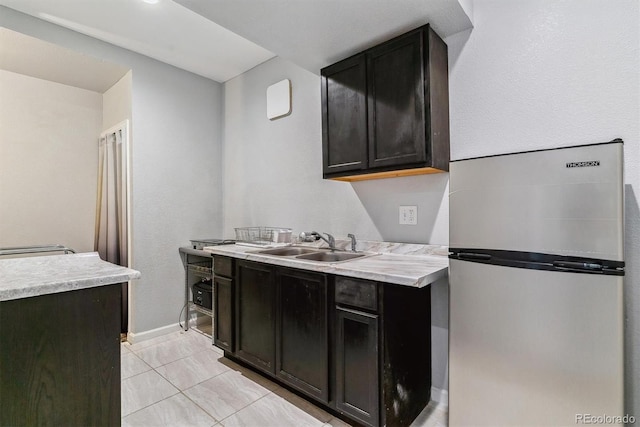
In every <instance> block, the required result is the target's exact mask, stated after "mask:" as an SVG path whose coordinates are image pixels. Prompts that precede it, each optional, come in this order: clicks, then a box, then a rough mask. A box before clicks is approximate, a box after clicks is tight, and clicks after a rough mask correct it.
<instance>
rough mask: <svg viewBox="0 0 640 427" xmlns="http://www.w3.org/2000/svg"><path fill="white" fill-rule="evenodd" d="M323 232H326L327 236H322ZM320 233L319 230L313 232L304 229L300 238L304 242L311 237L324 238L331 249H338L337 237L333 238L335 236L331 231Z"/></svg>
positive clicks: (315, 238)
mask: <svg viewBox="0 0 640 427" xmlns="http://www.w3.org/2000/svg"><path fill="white" fill-rule="evenodd" d="M322 234H325V235H326V236H327V238H324V237H323V236H322ZM322 234H320V233H318V232H317V231H312V232H306V231H303V232H302V233H300V239H301V240H302V241H303V242H304V241H308V239H309V238H313V239H314V240H320V239H322V240H324V241H325V242H327V244H328V245H329V249H331V250H332V251H335V250H336V239H334V238H333V236H332V235H331V234H329V233H322Z"/></svg>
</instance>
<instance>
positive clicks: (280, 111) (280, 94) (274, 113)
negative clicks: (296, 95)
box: [267, 79, 291, 120]
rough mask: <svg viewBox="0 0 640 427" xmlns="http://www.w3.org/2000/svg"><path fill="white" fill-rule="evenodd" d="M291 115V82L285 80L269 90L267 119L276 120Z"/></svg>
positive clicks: (273, 85)
mask: <svg viewBox="0 0 640 427" xmlns="http://www.w3.org/2000/svg"><path fill="white" fill-rule="evenodd" d="M289 114H291V81H290V80H289V79H284V80H281V81H279V82H278V83H274V84H272V85H271V86H269V87H268V88H267V117H268V118H269V120H275V119H278V118H280V117H284V116H288V115H289Z"/></svg>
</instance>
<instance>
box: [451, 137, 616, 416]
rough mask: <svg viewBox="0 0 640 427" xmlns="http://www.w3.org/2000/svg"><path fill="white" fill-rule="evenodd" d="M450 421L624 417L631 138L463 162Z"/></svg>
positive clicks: (457, 173)
mask: <svg viewBox="0 0 640 427" xmlns="http://www.w3.org/2000/svg"><path fill="white" fill-rule="evenodd" d="M450 173H451V175H450V196H449V200H450V256H449V258H450V267H449V268H450V270H449V274H450V302H449V303H450V312H449V316H450V323H449V333H450V338H449V424H450V425H451V426H470V425H474V426H477V425H491V426H497V425H500V426H510V425H518V426H522V425H535V426H544V425H554V426H555V425H576V424H581V420H582V421H583V422H582V423H584V420H586V418H585V417H587V416H593V415H594V414H595V415H597V416H604V417H611V418H608V420H609V421H613V423H614V424H615V423H616V422H619V421H620V419H621V418H616V417H622V416H623V415H624V414H623V410H624V409H623V400H624V399H623V387H624V385H623V383H624V376H623V276H624V257H623V247H624V244H623V228H624V221H623V211H624V188H623V143H622V141H621V140H619V139H617V140H614V141H611V142H608V143H601V144H591V145H583V146H576V147H568V148H557V149H549V150H539V151H532V152H523V153H514V154H505V155H496V156H488V157H482V158H474V159H466V160H459V161H454V162H452V163H451V169H450Z"/></svg>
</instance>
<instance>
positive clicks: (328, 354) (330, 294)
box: [205, 242, 448, 427]
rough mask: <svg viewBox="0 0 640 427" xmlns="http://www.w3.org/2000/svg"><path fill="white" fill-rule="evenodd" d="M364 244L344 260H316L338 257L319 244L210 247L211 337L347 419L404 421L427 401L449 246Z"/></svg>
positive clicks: (244, 360) (228, 352) (242, 359)
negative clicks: (435, 311) (434, 289)
mask: <svg viewBox="0 0 640 427" xmlns="http://www.w3.org/2000/svg"><path fill="white" fill-rule="evenodd" d="M345 244H346V242H342V243H338V244H336V246H337V247H339V248H343V247H344V245H345ZM358 244H359V248H360V249H361V250H362V251H361V252H360V253H358V254H355V253H353V252H349V251H340V252H336V253H335V255H336V256H337V258H343V257H345V256H347V257H350V256H356V255H357V256H359V257H357V258H353V259H350V260H348V261H339V262H333V261H329V262H325V261H313V260H310V259H309V256H311V257H312V259H334V258H336V257H334V256H333V255H334V254H333V253H331V252H330V251H328V250H327V248H326V247H325V248H323V247H319V246H318V245H315V246H314V245H304V246H297V247H293V248H291V250H290V251H273V250H267V251H264V252H263V251H261V250H260V249H258V248H255V247H247V246H241V245H223V246H215V247H210V248H205V251H210V252H211V253H213V257H214V280H213V284H214V292H213V294H214V310H213V312H214V317H215V319H214V344H215V345H216V346H218V347H220V348H221V349H223V350H224V351H225V356H227V357H228V358H230V359H232V360H235V361H238V362H240V363H243V364H246V365H247V366H249V367H251V368H253V369H255V370H256V371H258V372H260V373H262V374H263V375H266V376H268V377H270V378H272V379H274V380H276V381H278V382H280V383H281V384H283V385H284V386H286V387H288V388H290V389H291V390H293V391H295V392H297V393H299V394H301V395H303V396H305V397H306V398H308V399H309V400H311V401H313V402H314V403H315V404H318V405H320V406H322V407H324V408H325V409H327V410H329V411H332V412H335V413H336V414H338V415H340V416H342V417H344V418H345V419H346V420H348V421H355V422H357V423H359V424H362V425H368V426H373V427H375V426H381V425H393V426H408V425H409V424H410V423H411V422H412V421H413V420H414V419H415V417H416V416H417V415H418V414H419V413H420V412H421V411H422V410H423V409H424V407H425V406H426V405H427V404H428V402H429V400H430V392H431V293H430V290H431V289H430V286H429V285H430V284H431V283H433V282H435V281H436V280H438V279H440V278H443V277H445V276H446V274H447V270H448V259H447V258H446V256H445V255H446V253H447V248H445V247H440V246H426V245H407V244H393V243H391V244H388V243H380V242H358ZM312 252H316V253H317V252H322V253H324V254H325V255H323V256H315V255H312ZM278 253H280V254H285V253H291V254H292V255H288V256H287V255H277V254H278ZM298 253H299V254H300V255H294V254H298ZM338 255H339V256H338Z"/></svg>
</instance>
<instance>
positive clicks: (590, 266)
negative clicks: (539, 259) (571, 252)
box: [553, 261, 604, 271]
mask: <svg viewBox="0 0 640 427" xmlns="http://www.w3.org/2000/svg"><path fill="white" fill-rule="evenodd" d="M553 266H554V267H556V268H561V269H570V270H589V271H593V270H596V271H602V270H603V268H604V267H603V266H602V264H596V263H590V262H571V261H554V262H553Z"/></svg>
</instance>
